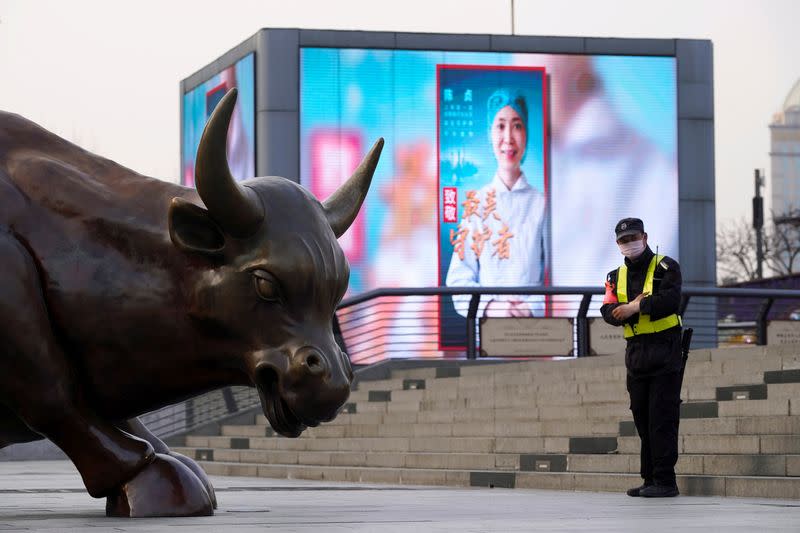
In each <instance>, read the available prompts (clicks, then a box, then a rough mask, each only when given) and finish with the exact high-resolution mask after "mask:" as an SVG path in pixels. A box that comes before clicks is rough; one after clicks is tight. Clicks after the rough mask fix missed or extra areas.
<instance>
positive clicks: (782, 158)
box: [769, 79, 800, 222]
mask: <svg viewBox="0 0 800 533" xmlns="http://www.w3.org/2000/svg"><path fill="white" fill-rule="evenodd" d="M769 130H770V154H769V155H770V164H771V166H772V212H773V214H774V216H775V217H776V219H778V220H776V222H778V221H779V220H780V219H781V218H784V217H786V216H793V217H794V218H795V222H797V221H798V220H797V219H798V217H800V212H798V209H800V79H798V80H797V82H795V84H794V87H792V90H791V91H789V94H788V96H787V97H786V101H785V102H784V104H783V110H781V112H780V113H777V114H776V115H775V116H774V118H773V121H772V124H770V126H769Z"/></svg>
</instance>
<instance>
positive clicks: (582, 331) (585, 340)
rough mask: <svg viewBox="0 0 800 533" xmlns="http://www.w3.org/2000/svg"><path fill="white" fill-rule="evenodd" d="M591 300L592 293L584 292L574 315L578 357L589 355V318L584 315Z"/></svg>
mask: <svg viewBox="0 0 800 533" xmlns="http://www.w3.org/2000/svg"><path fill="white" fill-rule="evenodd" d="M591 301H592V295H591V294H584V295H583V298H582V299H581V305H580V307H578V315H577V316H576V317H575V320H576V321H577V324H576V327H577V330H578V331H577V334H578V357H586V356H587V355H589V319H587V318H586V315H587V313H588V312H589V304H590V303H591Z"/></svg>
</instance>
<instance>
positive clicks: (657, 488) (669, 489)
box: [639, 485, 680, 498]
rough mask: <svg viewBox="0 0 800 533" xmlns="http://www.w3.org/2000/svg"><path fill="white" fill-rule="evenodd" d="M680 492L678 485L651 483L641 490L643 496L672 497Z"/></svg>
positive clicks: (640, 493)
mask: <svg viewBox="0 0 800 533" xmlns="http://www.w3.org/2000/svg"><path fill="white" fill-rule="evenodd" d="M678 494H680V492H679V491H678V487H677V485H651V486H649V487H644V488H643V489H642V490H640V491H639V496H641V497H642V498H672V497H673V496H677V495H678Z"/></svg>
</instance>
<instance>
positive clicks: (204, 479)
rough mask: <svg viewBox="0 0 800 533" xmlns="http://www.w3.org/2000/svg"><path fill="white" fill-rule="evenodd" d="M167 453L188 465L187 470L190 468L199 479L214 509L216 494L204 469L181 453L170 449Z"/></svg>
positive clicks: (215, 506)
mask: <svg viewBox="0 0 800 533" xmlns="http://www.w3.org/2000/svg"><path fill="white" fill-rule="evenodd" d="M169 455H170V457H174V458H175V459H177V460H178V461H180V462H181V463H183V464H184V465H186V466H188V467H189V470H191V471H192V472H193V473H194V475H195V476H197V478H198V479H199V480H200V482H201V483H202V484H203V486H204V487H205V488H206V492H207V493H208V496H209V497H210V498H211V505H212V506H213V507H214V509H216V508H217V494H216V493H215V492H214V487H213V486H212V485H211V481H210V480H209V479H208V475H206V471H205V470H203V467H202V466H200V465H199V464H197V463H196V462H194V460H192V459H190V458H188V457H186V456H185V455H183V454H181V453H178V452H173V451H171V450H170V452H169Z"/></svg>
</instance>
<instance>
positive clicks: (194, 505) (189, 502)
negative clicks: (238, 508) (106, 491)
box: [106, 453, 214, 518]
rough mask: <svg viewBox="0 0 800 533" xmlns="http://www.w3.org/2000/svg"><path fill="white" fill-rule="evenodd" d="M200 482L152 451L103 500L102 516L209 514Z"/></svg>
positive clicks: (208, 501) (180, 465)
mask: <svg viewBox="0 0 800 533" xmlns="http://www.w3.org/2000/svg"><path fill="white" fill-rule="evenodd" d="M213 514H214V508H213V506H212V504H211V498H210V497H209V495H208V492H206V489H205V487H204V486H203V483H202V482H201V481H200V479H199V478H198V477H197V476H196V475H195V474H194V472H192V470H191V469H190V468H189V467H188V466H186V465H184V464H183V463H182V462H181V461H179V460H178V459H175V458H173V457H170V456H168V455H163V454H160V453H159V454H156V459H155V461H153V462H152V463H151V464H149V465H148V466H147V467H146V468H145V469H144V470H142V471H141V472H139V473H138V474H137V475H136V477H134V478H133V479H132V480H130V481H128V482H127V483H125V484H124V485H122V486H121V487H120V488H119V489H118V490H117V491H116V492H115V493H113V494H112V495H110V496H108V498H107V499H106V515H107V516H119V517H126V518H127V517H131V518H141V517H155V516H211V515H213Z"/></svg>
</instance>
